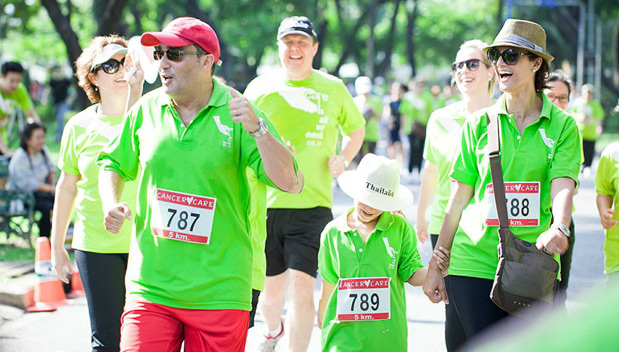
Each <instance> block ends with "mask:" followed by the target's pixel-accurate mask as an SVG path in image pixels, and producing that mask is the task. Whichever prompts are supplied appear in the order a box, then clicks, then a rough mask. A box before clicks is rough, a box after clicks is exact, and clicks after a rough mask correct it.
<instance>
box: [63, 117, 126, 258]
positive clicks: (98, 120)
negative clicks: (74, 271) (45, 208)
mask: <svg viewBox="0 0 619 352" xmlns="http://www.w3.org/2000/svg"><path fill="white" fill-rule="evenodd" d="M97 108H98V105H94V106H91V107H89V108H87V109H85V110H84V111H82V112H80V113H78V114H77V115H75V116H73V117H72V118H71V119H70V120H69V122H67V125H66V126H65V128H64V131H63V133H62V142H61V144H60V153H59V157H58V159H59V160H58V168H59V169H60V170H62V171H64V172H65V173H67V174H71V175H77V176H79V180H78V181H77V195H76V198H75V216H76V221H75V224H74V229H73V242H72V247H73V248H75V249H79V250H82V251H88V252H95V253H127V252H129V241H130V238H131V223H129V222H127V223H125V224H123V226H122V228H121V230H120V232H119V233H118V234H116V235H115V234H112V233H110V232H108V231H107V230H105V228H104V227H103V209H102V208H101V198H100V197H99V188H98V187H99V182H98V180H99V166H98V165H97V164H96V160H97V156H98V155H99V151H100V150H101V148H103V147H104V146H106V145H107V144H109V142H110V141H111V140H113V139H114V138H115V137H116V136H118V134H119V133H120V130H121V128H122V124H121V123H122V119H123V117H122V115H117V116H101V115H99V114H98V113H97ZM136 196H137V183H136V182H127V183H126V184H125V188H124V191H123V195H122V198H121V201H122V202H126V203H127V204H128V205H129V207H130V208H131V210H132V211H134V209H135V200H136Z"/></svg>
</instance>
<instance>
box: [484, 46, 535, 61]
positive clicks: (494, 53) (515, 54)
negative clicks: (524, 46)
mask: <svg viewBox="0 0 619 352" xmlns="http://www.w3.org/2000/svg"><path fill="white" fill-rule="evenodd" d="M523 55H526V56H531V57H533V56H534V55H533V54H530V53H523V52H520V51H518V50H516V49H513V48H509V49H505V50H503V52H500V51H499V50H497V49H495V48H492V49H489V50H488V52H487V53H486V56H488V60H490V62H492V64H493V65H496V63H497V62H498V61H499V58H500V57H502V58H503V61H504V62H505V63H506V64H508V65H515V64H517V63H518V60H519V59H520V57H521V56H523Z"/></svg>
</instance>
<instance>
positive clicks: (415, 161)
mask: <svg viewBox="0 0 619 352" xmlns="http://www.w3.org/2000/svg"><path fill="white" fill-rule="evenodd" d="M408 142H409V145H410V152H409V154H408V155H409V158H408V172H409V173H411V172H413V169H414V168H417V170H418V172H419V173H421V163H422V161H423V147H424V144H425V143H426V137H425V136H423V137H421V136H416V135H414V134H412V133H411V134H409V135H408Z"/></svg>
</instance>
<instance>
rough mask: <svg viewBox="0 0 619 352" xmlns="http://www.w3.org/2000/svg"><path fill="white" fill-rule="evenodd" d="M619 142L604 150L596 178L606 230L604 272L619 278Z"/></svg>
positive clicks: (599, 208)
mask: <svg viewBox="0 0 619 352" xmlns="http://www.w3.org/2000/svg"><path fill="white" fill-rule="evenodd" d="M618 164H619V142H615V143H612V144H610V145H609V146H608V147H606V148H605V149H604V151H603V152H602V155H601V157H600V163H599V165H598V170H597V175H596V177H595V192H596V193H597V206H598V211H599V212H600V221H601V223H602V226H603V227H604V229H605V230H606V240H605V241H604V272H605V273H606V274H608V275H611V274H612V275H615V276H617V277H619V226H617V221H618V220H619V213H617V212H616V211H615V209H614V208H613V205H614V206H615V207H616V206H617V201H618V200H619V190H618V189H617V186H618V185H619V165H618Z"/></svg>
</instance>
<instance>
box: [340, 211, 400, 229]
mask: <svg viewBox="0 0 619 352" xmlns="http://www.w3.org/2000/svg"><path fill="white" fill-rule="evenodd" d="M354 210H355V208H350V209H348V211H347V212H346V213H344V214H342V215H340V216H338V217H337V219H335V227H336V228H337V229H338V231H340V232H344V233H346V232H349V231H353V229H351V228H350V226H348V221H347V219H348V215H350V214H351V213H352V212H353V211H354ZM393 216H394V215H391V213H390V212H388V211H384V212H383V213H382V214H381V215H380V219H378V223H376V229H375V230H379V231H382V232H384V231H387V230H388V229H389V227H391V225H392V224H393Z"/></svg>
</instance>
